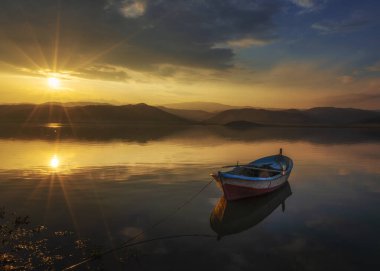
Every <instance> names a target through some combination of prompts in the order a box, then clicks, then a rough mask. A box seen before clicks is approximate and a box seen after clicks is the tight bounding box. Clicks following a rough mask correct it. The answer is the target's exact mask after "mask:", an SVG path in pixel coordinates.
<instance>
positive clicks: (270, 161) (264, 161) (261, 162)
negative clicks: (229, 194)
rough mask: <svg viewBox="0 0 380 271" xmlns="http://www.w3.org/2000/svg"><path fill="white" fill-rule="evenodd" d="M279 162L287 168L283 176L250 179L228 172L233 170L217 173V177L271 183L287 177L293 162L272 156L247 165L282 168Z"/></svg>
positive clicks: (279, 156)
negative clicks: (266, 165) (270, 165)
mask: <svg viewBox="0 0 380 271" xmlns="http://www.w3.org/2000/svg"><path fill="white" fill-rule="evenodd" d="M279 159H281V160H282V161H281V160H280V161H276V160H279ZM281 162H284V163H285V164H286V165H287V168H286V171H284V174H281V173H279V174H277V175H274V176H272V177H267V178H263V177H250V176H245V175H236V174H231V173H229V172H233V171H234V170H231V171H228V172H221V171H219V172H218V175H219V176H221V177H223V178H229V179H240V180H244V181H253V182H255V181H273V180H276V179H278V178H281V177H282V176H285V175H289V174H290V172H291V171H292V169H293V161H292V160H291V159H290V158H289V157H286V156H282V155H272V156H267V157H263V158H261V159H258V160H256V161H253V162H251V163H249V165H252V166H258V167H259V166H262V165H264V164H273V165H278V166H280V165H281V166H282V163H281ZM272 168H274V169H278V170H281V169H282V168H276V167H273V166H272Z"/></svg>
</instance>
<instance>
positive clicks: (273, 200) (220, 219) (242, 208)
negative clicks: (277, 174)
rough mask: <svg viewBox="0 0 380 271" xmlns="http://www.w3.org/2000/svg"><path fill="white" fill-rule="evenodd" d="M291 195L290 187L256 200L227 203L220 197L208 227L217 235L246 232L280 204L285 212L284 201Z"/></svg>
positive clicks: (286, 186)
mask: <svg viewBox="0 0 380 271" xmlns="http://www.w3.org/2000/svg"><path fill="white" fill-rule="evenodd" d="M291 194H292V191H291V188H290V185H289V183H288V182H286V183H285V185H284V186H282V187H281V188H280V189H278V190H276V191H274V192H272V193H269V194H267V195H263V196H260V197H256V198H249V199H244V200H239V201H227V200H226V199H225V198H224V197H221V198H220V199H219V201H218V203H217V204H216V205H215V207H214V209H213V210H212V213H211V216H210V226H211V228H212V229H213V230H214V231H215V232H216V233H217V234H218V239H220V238H222V237H223V236H225V235H230V234H236V233H239V232H242V231H245V230H248V229H250V228H252V227H254V226H255V225H257V224H259V223H260V222H261V221H263V220H264V219H265V218H266V217H267V216H269V215H270V214H271V213H272V212H273V211H274V210H275V209H277V207H278V206H279V205H280V204H281V205H282V211H283V212H284V211H285V200H286V199H287V198H288V197H289V196H290V195H291Z"/></svg>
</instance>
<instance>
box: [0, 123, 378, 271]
mask: <svg viewBox="0 0 380 271" xmlns="http://www.w3.org/2000/svg"><path fill="white" fill-rule="evenodd" d="M29 129H30V130H29V131H27V132H19V133H16V132H15V131H8V132H5V130H3V132H2V133H0V138H1V139H0V206H4V208H5V210H7V211H8V210H9V212H16V213H17V214H18V215H28V216H30V220H31V224H32V225H46V226H47V227H48V230H47V232H48V233H47V235H49V233H54V232H58V231H66V230H67V231H71V232H72V233H71V234H70V236H69V237H68V238H69V239H70V238H71V239H72V240H73V241H74V246H73V247H70V245H66V243H70V240H71V239H70V240H69V241H67V240H63V239H62V240H61V239H59V238H60V237H59V236H58V238H57V236H55V238H54V240H53V241H52V244H51V245H52V246H53V247H56V251H54V253H53V254H60V253H61V254H65V253H66V254H68V255H69V256H67V257H65V258H63V259H58V260H57V261H56V262H55V266H56V268H57V269H58V270H60V269H62V268H64V267H65V266H70V265H71V264H74V263H76V262H78V261H80V259H82V258H84V257H86V256H88V255H91V253H92V255H93V254H94V251H96V252H95V254H96V253H98V254H99V253H100V252H102V251H104V250H107V249H110V248H113V247H117V246H119V245H121V244H123V242H125V241H127V240H128V239H130V238H132V237H136V236H137V235H138V237H137V238H136V239H135V240H133V242H139V241H149V240H150V239H155V238H161V237H163V238H161V239H158V240H155V241H151V242H143V243H141V244H139V245H135V246H131V247H128V248H127V249H123V250H118V251H117V252H115V253H111V254H108V255H106V256H103V257H101V259H99V260H96V261H93V262H91V263H89V264H84V265H81V266H79V267H78V268H77V270H85V269H96V268H97V269H101V268H103V269H105V270H366V268H370V269H367V270H377V268H379V262H378V261H379V259H380V258H379V257H380V231H379V229H380V212H379V211H380V136H379V135H380V134H379V131H377V130H367V129H361V130H360V129H359V130H358V129H357V130H350V129H327V128H325V129H307V128H303V129H296V128H287V129H279V128H276V129H275V128H272V129H270V128H258V129H254V130H229V129H225V128H217V127H193V128H186V129H182V128H178V129H172V128H171V129H169V130H168V131H162V130H160V129H148V130H144V129H143V128H141V129H140V130H137V131H136V129H129V128H128V129H125V130H123V129H121V128H113V129H107V127H106V128H104V127H103V128H99V129H97V130H95V131H91V129H90V128H88V127H87V128H86V127H85V128H83V127H78V128H70V129H72V130H73V131H71V132H70V131H64V129H63V128H62V127H61V128H60V127H56V126H54V125H53V126H51V127H44V128H41V127H40V128H38V129H37V128H33V129H32V128H29ZM31 131H32V132H31ZM75 131H76V133H75ZM116 131H117V132H116ZM280 147H282V148H283V149H284V153H285V154H286V155H287V156H289V157H291V158H292V159H293V161H294V164H295V167H294V169H293V172H292V174H291V177H290V178H289V186H287V187H284V188H283V189H282V190H280V191H277V192H275V193H274V194H271V195H268V196H266V197H261V198H258V199H253V200H248V201H244V202H240V203H234V204H230V203H227V202H225V201H224V200H223V199H222V198H221V197H222V192H221V190H220V189H219V188H218V186H217V185H216V183H215V182H213V183H211V184H210V185H209V186H207V187H206V188H205V190H203V191H202V192H201V193H200V194H199V195H198V196H196V197H195V198H193V196H194V195H196V194H197V192H198V191H200V189H202V188H203V187H204V186H205V185H206V184H207V183H208V182H209V181H210V180H211V178H210V177H209V174H210V173H211V172H214V171H217V170H218V169H219V167H220V166H222V165H225V164H231V163H236V161H239V162H240V163H245V162H249V161H251V160H254V159H256V158H259V157H261V156H266V155H271V154H275V153H277V152H278V149H279V148H280ZM283 210H284V211H283ZM3 220H4V219H3ZM3 220H0V222H1V221H3ZM3 223H5V222H4V221H3ZM145 230H146V231H145ZM143 231H144V232H143ZM142 232H143V233H142ZM56 235H57V234H56ZM58 235H59V234H58ZM182 235H183V236H182ZM191 235H194V236H191ZM181 236H182V237H181ZM166 237H170V238H166ZM62 238H63V237H62ZM60 240H61V241H60ZM76 240H89V241H88V245H87V247H86V248H81V246H80V243H78V242H75V241H76ZM61 242H62V243H61ZM63 243H65V245H63ZM0 249H3V250H4V248H2V247H0ZM84 250H87V252H85V251H84ZM88 251H90V252H88ZM91 251H92V252H91ZM0 252H7V251H0ZM27 256H28V255H25V257H27ZM3 265H4V264H3ZM0 268H1V267H0ZM39 268H40V269H44V267H39Z"/></svg>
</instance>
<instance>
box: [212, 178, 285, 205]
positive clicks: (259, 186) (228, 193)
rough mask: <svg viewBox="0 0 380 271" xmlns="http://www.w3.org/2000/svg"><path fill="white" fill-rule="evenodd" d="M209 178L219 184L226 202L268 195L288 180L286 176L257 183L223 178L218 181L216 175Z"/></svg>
mask: <svg viewBox="0 0 380 271" xmlns="http://www.w3.org/2000/svg"><path fill="white" fill-rule="evenodd" d="M211 176H212V177H213V178H214V179H215V180H216V181H217V182H218V183H219V184H220V186H221V187H222V189H223V192H224V196H225V198H226V199H227V200H238V199H244V198H249V197H256V196H260V195H263V194H267V193H270V192H272V191H275V190H277V189H278V188H280V187H281V186H282V185H283V184H284V183H286V181H287V179H288V176H282V177H280V178H278V179H277V180H274V181H270V182H269V181H268V182H267V181H264V182H260V183H257V182H251V181H242V180H234V179H224V178H223V179H222V180H220V179H219V176H218V175H216V174H212V175H211Z"/></svg>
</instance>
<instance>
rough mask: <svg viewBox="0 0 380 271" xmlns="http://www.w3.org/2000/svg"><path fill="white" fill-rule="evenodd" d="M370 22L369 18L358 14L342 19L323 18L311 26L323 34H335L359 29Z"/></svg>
mask: <svg viewBox="0 0 380 271" xmlns="http://www.w3.org/2000/svg"><path fill="white" fill-rule="evenodd" d="M368 24H369V20H368V19H367V18H366V17H364V16H358V15H357V16H352V17H350V18H347V19H344V20H340V21H336V20H323V21H321V22H317V23H314V24H312V26H311V27H312V28H313V29H315V30H317V31H318V32H319V33H321V34H335V33H348V32H353V31H357V30H360V29H362V28H363V27H365V26H367V25H368Z"/></svg>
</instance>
